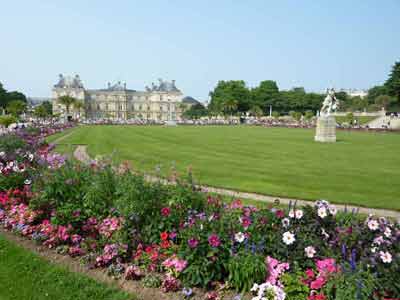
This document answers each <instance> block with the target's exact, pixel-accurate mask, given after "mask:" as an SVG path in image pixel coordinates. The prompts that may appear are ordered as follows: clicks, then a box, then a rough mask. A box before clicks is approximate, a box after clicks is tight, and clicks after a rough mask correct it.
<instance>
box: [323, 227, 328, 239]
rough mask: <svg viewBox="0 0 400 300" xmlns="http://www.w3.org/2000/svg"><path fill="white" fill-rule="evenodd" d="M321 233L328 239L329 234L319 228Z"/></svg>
mask: <svg viewBox="0 0 400 300" xmlns="http://www.w3.org/2000/svg"><path fill="white" fill-rule="evenodd" d="M321 233H322V235H323V236H324V237H325V238H326V239H329V234H328V233H327V232H326V231H325V229H324V228H321Z"/></svg>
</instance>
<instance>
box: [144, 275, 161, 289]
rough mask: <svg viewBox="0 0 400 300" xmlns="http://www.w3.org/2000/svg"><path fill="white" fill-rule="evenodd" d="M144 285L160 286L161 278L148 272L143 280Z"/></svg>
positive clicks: (148, 286) (150, 286)
mask: <svg viewBox="0 0 400 300" xmlns="http://www.w3.org/2000/svg"><path fill="white" fill-rule="evenodd" d="M142 283H143V286H144V287H147V288H158V287H160V286H161V283H162V281H161V278H160V277H159V276H157V275H154V274H148V275H146V277H144V278H143V280H142Z"/></svg>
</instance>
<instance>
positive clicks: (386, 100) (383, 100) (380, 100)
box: [375, 95, 396, 109]
mask: <svg viewBox="0 0 400 300" xmlns="http://www.w3.org/2000/svg"><path fill="white" fill-rule="evenodd" d="M395 102H396V99H395V98H392V97H390V96H388V95H380V96H378V97H376V98H375V104H377V105H379V107H384V108H385V109H387V108H388V107H389V106H390V105H391V104H393V103H395Z"/></svg>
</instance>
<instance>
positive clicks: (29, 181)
mask: <svg viewBox="0 0 400 300" xmlns="http://www.w3.org/2000/svg"><path fill="white" fill-rule="evenodd" d="M31 183H32V181H31V180H30V179H25V181H24V184H25V185H30V184H31Z"/></svg>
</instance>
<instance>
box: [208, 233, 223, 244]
mask: <svg viewBox="0 0 400 300" xmlns="http://www.w3.org/2000/svg"><path fill="white" fill-rule="evenodd" d="M208 243H209V244H210V246H211V247H214V248H216V247H219V245H221V241H220V239H219V237H218V235H216V234H215V233H213V234H211V235H210V236H209V237H208Z"/></svg>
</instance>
